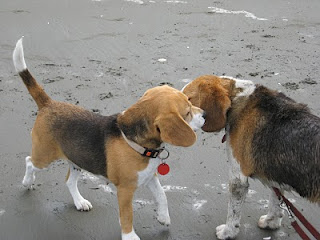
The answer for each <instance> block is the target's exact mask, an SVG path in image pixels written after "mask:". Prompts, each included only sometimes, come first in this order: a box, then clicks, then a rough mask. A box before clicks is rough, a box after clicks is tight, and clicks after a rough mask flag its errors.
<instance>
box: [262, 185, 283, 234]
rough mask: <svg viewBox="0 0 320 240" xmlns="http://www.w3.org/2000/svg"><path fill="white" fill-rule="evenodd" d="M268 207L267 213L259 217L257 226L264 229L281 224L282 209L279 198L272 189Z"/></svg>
mask: <svg viewBox="0 0 320 240" xmlns="http://www.w3.org/2000/svg"><path fill="white" fill-rule="evenodd" d="M268 208H269V211H268V214H267V215H263V216H261V217H260V219H259V222H258V226H259V227H260V228H266V229H277V228H279V227H280V226H281V221H282V217H283V210H282V209H281V208H280V204H279V199H278V197H277V195H276V194H275V192H274V191H273V190H272V189H271V194H270V197H269V203H268Z"/></svg>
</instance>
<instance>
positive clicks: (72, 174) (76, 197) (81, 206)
mask: <svg viewBox="0 0 320 240" xmlns="http://www.w3.org/2000/svg"><path fill="white" fill-rule="evenodd" d="M69 167H70V168H69V171H68V175H67V178H66V179H67V182H66V184H67V186H68V189H69V192H70V194H71V196H72V199H73V202H74V205H75V206H76V208H77V210H79V211H89V210H90V209H91V208H92V205H91V203H90V202H89V201H88V200H86V199H84V198H83V197H82V196H81V194H80V192H79V189H78V178H79V176H80V174H81V168H79V167H78V166H76V165H75V164H73V163H71V162H69Z"/></svg>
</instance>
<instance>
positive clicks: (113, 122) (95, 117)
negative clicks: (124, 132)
mask: <svg viewBox="0 0 320 240" xmlns="http://www.w3.org/2000/svg"><path fill="white" fill-rule="evenodd" d="M70 116H71V117H68V115H58V116H56V117H55V118H54V119H53V125H52V132H53V133H54V136H55V138H56V139H57V141H58V142H59V143H60V144H61V148H62V150H63V152H64V154H65V155H66V156H67V158H68V159H69V160H71V161H72V162H74V163H75V164H77V165H78V166H79V167H81V168H83V169H85V170H87V171H89V172H91V173H94V174H98V175H103V176H106V173H107V165H106V161H107V159H106V152H105V143H106V141H107V140H108V138H111V137H119V136H120V134H121V133H120V130H119V128H118V125H117V116H118V114H115V115H112V116H102V115H99V114H95V113H92V112H89V111H81V112H74V113H72V114H71V115H70Z"/></svg>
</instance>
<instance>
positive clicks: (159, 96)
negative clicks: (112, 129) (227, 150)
mask: <svg viewBox="0 0 320 240" xmlns="http://www.w3.org/2000/svg"><path fill="white" fill-rule="evenodd" d="M204 121H205V120H204V111H203V110H202V109H200V108H198V107H195V106H193V105H192V104H191V102H190V101H188V98H187V96H186V95H184V94H183V93H182V92H181V91H178V90H176V89H174V88H172V87H169V86H166V85H165V86H160V87H155V88H152V89H149V90H148V91H146V92H145V94H144V95H143V96H142V97H141V98H140V99H139V101H138V102H137V103H135V104H134V105H133V106H131V107H130V108H129V109H127V110H126V111H124V112H123V113H122V114H121V115H120V116H119V118H118V123H119V126H120V128H121V129H122V131H124V133H125V134H126V136H127V137H129V138H131V139H132V140H134V141H137V142H140V143H143V142H144V141H146V142H145V146H147V145H148V142H150V140H151V141H154V142H159V143H161V142H167V143H170V144H172V145H176V146H183V147H188V146H191V145H192V144H194V142H195V141H196V134H195V133H194V131H195V130H197V129H199V128H201V127H202V126H203V124H204Z"/></svg>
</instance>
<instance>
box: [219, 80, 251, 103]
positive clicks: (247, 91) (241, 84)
mask: <svg viewBox="0 0 320 240" xmlns="http://www.w3.org/2000/svg"><path fill="white" fill-rule="evenodd" d="M220 77H221V78H227V79H231V80H234V81H235V83H236V88H240V89H242V91H240V92H239V93H238V94H237V96H236V97H235V99H237V98H238V97H245V96H249V95H251V94H252V93H253V92H254V90H255V89H256V86H255V84H254V83H253V82H252V81H250V80H241V79H237V78H234V77H229V76H220Z"/></svg>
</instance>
